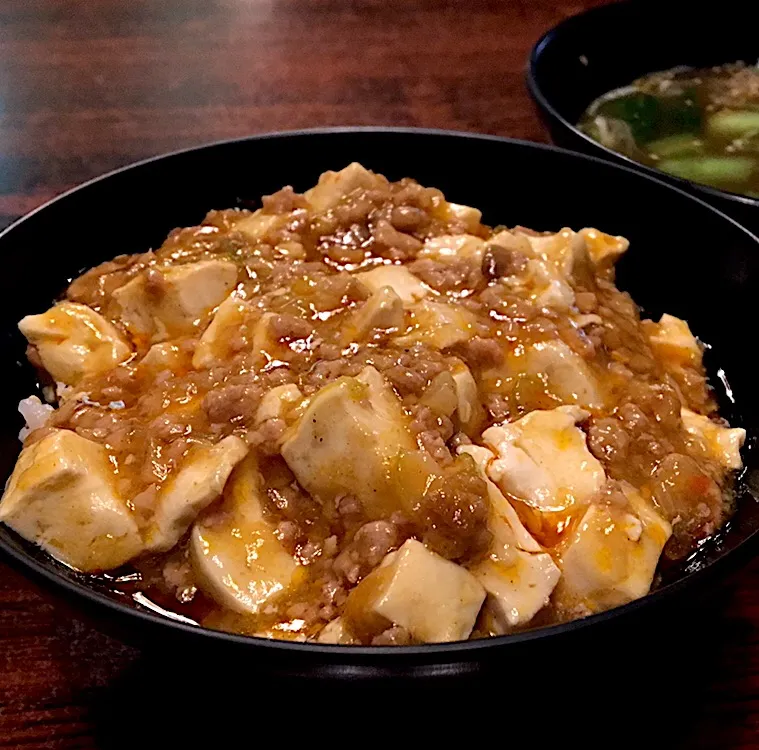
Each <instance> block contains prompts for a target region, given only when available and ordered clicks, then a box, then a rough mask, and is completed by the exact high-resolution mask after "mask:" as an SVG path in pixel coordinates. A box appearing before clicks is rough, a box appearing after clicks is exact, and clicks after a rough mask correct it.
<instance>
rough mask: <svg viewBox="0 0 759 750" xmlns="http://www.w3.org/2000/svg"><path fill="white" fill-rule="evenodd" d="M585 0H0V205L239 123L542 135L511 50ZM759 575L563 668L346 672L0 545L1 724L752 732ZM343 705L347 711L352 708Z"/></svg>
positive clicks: (546, 740) (0, 215)
mask: <svg viewBox="0 0 759 750" xmlns="http://www.w3.org/2000/svg"><path fill="white" fill-rule="evenodd" d="M592 4H594V3H592V2H582V1H581V0H574V1H573V0H522V1H521V2H507V1H505V0H504V1H503V2H498V1H497V0H470V1H469V2H463V1H462V2H455V0H450V1H449V2H444V1H438V2H436V1H435V0H96V1H93V2H87V0H0V225H3V226H4V225H6V224H8V223H10V222H11V221H13V220H14V219H15V218H17V217H18V216H20V215H21V214H23V213H25V212H27V211H29V210H30V209H32V208H34V207H35V206H37V205H39V204H40V203H42V202H43V201H45V200H47V199H48V198H50V197H51V196H53V195H55V194H57V193H59V192H61V191H63V190H65V189H66V188H68V187H71V186H73V185H75V184H77V183H79V182H81V181H83V180H86V179H88V178H90V177H94V176H95V175H98V174H100V173H102V172H105V171H107V170H110V169H113V168H114V167H118V166H121V165H124V164H127V163H129V162H131V161H134V160H137V159H142V158H144V157H148V156H152V155H154V154H159V153H161V152H163V151H168V150H172V149H176V148H180V147H183V146H192V145H196V144H200V143H203V142H206V141H210V140H214V139H219V138H230V137H235V136H244V135H246V134H249V133H260V132H264V131H271V130H282V129H292V128H304V127H312V126H325V125H346V124H348V125H356V124H372V125H406V126H420V127H439V128H455V129H460V130H471V131H479V132H485V133H494V134H499V135H507V136H514V137H517V138H527V139H533V140H544V139H545V137H546V136H545V133H544V131H543V128H542V127H541V125H540V123H539V121H538V119H537V118H536V115H535V112H534V110H533V107H532V105H531V102H530V100H529V98H528V95H527V92H526V90H525V87H524V81H523V71H524V66H525V61H526V57H527V54H528V51H529V49H530V47H531V46H532V44H533V43H534V42H535V41H536V39H537V38H538V37H539V35H540V34H541V33H542V32H543V31H545V30H546V29H548V28H549V27H551V26H552V25H553V24H555V23H556V22H558V21H559V20H561V19H562V18H563V17H565V16H569V15H572V14H574V13H577V12H579V11H581V10H583V9H584V8H585V7H588V6H590V5H592ZM125 220H129V218H128V217H125ZM104 253H105V255H108V253H107V251H104ZM105 255H104V257H105ZM757 582H759V565H757V564H754V565H752V566H749V567H748V568H747V569H745V570H744V571H742V572H740V573H739V574H737V575H735V576H734V577H733V578H732V579H731V580H730V581H728V582H726V583H725V585H724V586H723V588H722V590H721V592H720V593H719V596H718V597H716V598H715V597H712V598H711V599H709V600H704V601H702V602H694V603H692V604H691V605H690V607H689V608H688V609H687V616H685V617H681V618H680V619H679V620H678V621H674V620H671V619H669V620H668V621H667V623H662V624H661V626H659V625H657V626H656V627H655V628H654V635H653V636H651V634H650V633H649V634H648V635H647V636H645V637H643V636H642V635H640V636H639V634H638V633H637V632H636V631H635V630H632V631H631V632H628V633H626V634H623V635H621V636H614V638H613V640H612V641H611V642H608V639H607V641H604V642H599V643H598V644H596V645H595V646H592V644H591V647H588V646H585V648H588V650H589V651H590V652H593V654H592V658H589V659H588V660H587V665H588V666H586V667H584V668H582V667H578V664H583V663H584V655H583V654H579V655H578V654H574V657H575V658H574V660H567V661H566V662H564V661H563V660H562V659H556V660H554V661H553V662H552V663H551V664H545V663H538V664H534V665H532V666H531V665H519V666H517V665H513V666H511V667H510V666H509V665H508V664H507V665H506V666H504V668H503V670H502V671H498V672H496V674H495V675H494V676H493V677H491V678H489V679H484V678H483V679H482V680H480V681H474V683H472V684H471V685H468V686H467V687H466V689H463V688H461V687H460V686H459V687H457V686H456V685H453V686H450V685H449V686H446V687H445V688H440V687H438V688H434V687H429V686H426V687H419V688H417V689H412V690H409V689H408V688H402V687H401V686H399V685H392V684H391V685H384V686H372V687H366V686H356V687H355V689H354V687H353V686H351V687H349V688H345V687H344V686H343V688H335V687H331V688H325V687H324V686H320V685H314V684H313V683H310V682H308V681H298V682H294V681H288V680H275V679H272V678H266V677H264V676H263V675H260V674H259V673H257V671H256V668H255V667H256V665H255V664H229V665H218V664H217V665H215V669H209V667H208V665H200V664H197V663H196V661H195V658H194V655H193V654H179V655H171V656H170V657H167V655H166V654H158V653H154V652H151V651H146V650H141V649H139V648H136V647H134V646H128V645H125V644H123V643H121V642H120V641H118V640H115V639H113V638H112V637H108V636H106V635H103V634H102V633H100V632H99V631H98V630H96V629H95V628H94V627H93V626H92V625H91V624H89V623H87V622H85V621H83V620H81V619H78V618H77V616H76V615H75V614H72V612H70V611H68V610H67V609H65V608H63V607H62V606H61V605H60V604H58V603H57V602H55V601H54V600H53V599H52V598H50V596H49V595H48V594H46V593H44V592H42V591H39V590H38V589H37V588H35V587H34V586H33V585H32V584H30V583H28V582H27V581H26V580H25V579H24V578H23V577H22V576H21V575H19V574H18V573H16V572H14V571H12V570H11V569H10V568H8V567H7V566H5V565H2V564H0V744H2V745H3V746H8V747H15V746H23V747H30V748H31V747H40V748H42V747H45V748H62V747H66V748H69V747H71V748H73V747H130V748H133V747H135V746H138V745H143V746H146V747H151V746H154V745H157V744H159V742H160V744H165V739H163V738H166V737H168V738H169V741H170V742H171V745H170V746H175V744H176V746H181V745H184V746H194V745H196V744H198V742H197V741H198V740H199V738H200V736H201V734H202V733H203V732H204V730H210V731H211V732H212V733H213V735H212V737H216V738H217V739H220V738H221V737H222V734H227V735H229V734H232V733H239V734H240V735H242V736H243V737H245V738H247V743H248V744H250V746H253V743H258V742H261V741H266V740H269V741H272V739H273V738H271V735H270V732H271V731H272V730H274V731H277V732H279V733H280V734H279V735H278V736H279V737H280V740H279V741H281V737H282V736H284V737H285V738H289V741H292V742H302V741H305V740H309V741H312V738H313V736H314V733H315V735H316V737H320V738H329V739H330V740H331V739H332V738H335V740H337V741H346V742H351V741H354V742H355V741H365V740H366V739H374V738H375V737H376V739H377V741H382V742H385V744H390V743H393V744H394V740H397V739H398V738H399V737H403V736H405V731H408V730H405V731H404V733H401V729H400V725H399V724H398V723H397V721H395V720H396V719H397V718H398V716H400V715H404V716H405V717H406V719H407V720H408V721H410V722H412V723H415V725H416V726H417V728H420V727H421V728H422V730H423V731H426V730H427V729H428V728H432V727H438V728H440V727H441V726H443V727H447V726H450V727H451V729H454V728H460V729H462V730H463V731H466V732H467V733H468V739H469V741H471V739H472V738H473V737H477V738H485V737H491V736H492V738H493V741H494V742H498V743H499V744H500V743H501V742H502V743H503V744H504V746H507V743H512V742H513V741H514V740H515V739H525V740H527V741H531V742H532V743H533V744H534V743H537V745H538V746H543V745H546V744H555V742H556V741H561V742H562V744H566V742H567V741H568V740H567V738H568V737H569V738H574V741H576V742H583V743H585V744H595V741H597V740H599V741H603V743H604V744H615V745H620V744H622V745H626V744H629V743H632V742H635V743H639V742H640V741H643V742H646V743H647V744H649V745H651V746H653V747H661V746H663V745H664V744H668V745H671V744H674V745H678V746H685V747H694V746H704V747H753V746H754V745H759V734H757V730H758V729H759V644H758V643H757V629H756V626H757V625H759V594H757V590H756V584H757ZM525 670H528V671H530V672H531V676H529V677H527V676H526V674H525ZM433 703H434V706H435V708H434V709H433V710H430V705H431V704H433ZM399 709H402V711H401V712H400V713H399ZM350 716H358V717H359V718H361V720H362V723H363V728H362V729H358V730H356V729H353V730H349V729H348V728H347V725H346V724H345V719H346V718H347V717H350ZM367 728H369V729H370V732H369V733H367V732H366V729H367ZM159 738H162V739H161V740H160V741H159ZM172 740H173V741H172ZM229 744H231V741H230V742H223V741H222V742H219V744H218V746H219V747H226V746H228V745H229Z"/></svg>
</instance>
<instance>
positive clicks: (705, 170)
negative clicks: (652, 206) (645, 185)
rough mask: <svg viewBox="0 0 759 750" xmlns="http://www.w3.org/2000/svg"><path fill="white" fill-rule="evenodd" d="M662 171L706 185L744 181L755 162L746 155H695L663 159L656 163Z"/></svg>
mask: <svg viewBox="0 0 759 750" xmlns="http://www.w3.org/2000/svg"><path fill="white" fill-rule="evenodd" d="M656 166H657V167H658V168H659V169H661V170H662V171H663V172H667V174H671V175H674V176H675V177H682V178H683V179H684V180H692V181H693V182H704V183H706V184H707V185H713V184H716V185H721V184H725V183H738V182H745V181H746V180H748V179H749V177H751V173H752V172H753V171H754V168H755V166H756V163H755V162H754V160H753V159H751V158H749V157H747V156H700V157H699V156H695V157H692V158H682V159H664V160H662V161H660V162H659V163H658V164H657V165H656Z"/></svg>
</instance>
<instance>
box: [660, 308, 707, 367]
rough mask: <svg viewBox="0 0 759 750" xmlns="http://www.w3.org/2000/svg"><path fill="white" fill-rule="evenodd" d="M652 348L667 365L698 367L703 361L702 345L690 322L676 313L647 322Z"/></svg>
mask: <svg viewBox="0 0 759 750" xmlns="http://www.w3.org/2000/svg"><path fill="white" fill-rule="evenodd" d="M646 328H647V332H648V339H649V342H650V343H651V348H652V349H653V350H654V354H656V355H657V356H658V357H659V358H660V359H661V360H662V362H663V363H664V364H665V365H670V366H671V367H682V366H683V365H690V366H691V367H697V366H698V365H699V364H700V362H701V356H702V354H701V347H700V346H699V343H698V341H696V337H695V336H694V335H693V334H692V333H691V330H690V328H689V326H688V324H687V323H686V322H685V321H684V320H680V318H676V317H675V316H674V315H667V314H666V313H665V314H664V315H662V316H661V318H660V319H659V322H658V323H650V322H647V324H646Z"/></svg>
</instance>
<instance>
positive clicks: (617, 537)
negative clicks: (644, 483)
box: [556, 488, 672, 612]
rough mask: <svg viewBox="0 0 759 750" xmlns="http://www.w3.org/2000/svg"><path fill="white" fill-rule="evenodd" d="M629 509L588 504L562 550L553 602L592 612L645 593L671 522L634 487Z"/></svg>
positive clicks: (670, 528)
mask: <svg viewBox="0 0 759 750" xmlns="http://www.w3.org/2000/svg"><path fill="white" fill-rule="evenodd" d="M626 495H627V498H628V501H629V506H628V508H618V507H616V506H610V505H596V504H594V505H591V506H590V507H589V508H588V509H587V510H586V511H585V514H584V515H583V517H582V519H581V521H580V522H579V524H578V525H577V527H576V529H575V530H574V532H573V533H572V535H571V536H570V538H569V539H568V540H567V541H566V542H564V543H563V550H562V551H561V569H562V578H561V581H560V583H559V586H558V587H557V589H556V597H557V604H558V605H559V606H560V607H562V608H566V609H569V610H577V609H581V610H583V611H589V612H596V611H599V610H601V609H607V608H609V607H616V606H619V605H621V604H625V603H626V602H629V601H632V600H633V599H639V598H640V597H642V596H645V595H646V594H647V593H648V591H649V589H650V588H651V582H652V581H653V577H654V573H655V571H656V566H657V564H658V562H659V557H660V555H661V552H662V549H663V548H664V545H665V544H666V543H667V540H668V539H669V537H670V536H671V534H672V527H671V526H670V525H669V523H668V522H667V521H665V520H664V519H663V518H662V517H661V516H660V515H659V514H658V513H657V512H656V510H654V508H653V506H652V505H651V503H650V502H648V501H647V500H644V499H643V498H642V497H641V496H640V495H639V494H638V493H637V492H636V491H635V490H633V489H632V488H629V489H628V490H627V491H626Z"/></svg>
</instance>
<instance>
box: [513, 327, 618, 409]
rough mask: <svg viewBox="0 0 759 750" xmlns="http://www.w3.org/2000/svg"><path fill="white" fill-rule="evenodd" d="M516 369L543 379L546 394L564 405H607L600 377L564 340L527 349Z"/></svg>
mask: <svg viewBox="0 0 759 750" xmlns="http://www.w3.org/2000/svg"><path fill="white" fill-rule="evenodd" d="M511 365H512V367H513V368H514V369H515V370H517V371H519V372H522V373H524V374H525V375H532V376H535V377H539V378H540V379H541V380H542V381H543V382H544V383H545V390H546V392H547V393H548V394H549V395H551V396H553V397H554V398H555V399H557V400H558V401H560V402H561V403H564V404H577V405H578V406H582V407H584V408H586V409H599V408H601V407H602V406H603V404H604V397H603V394H602V393H601V388H600V386H599V383H598V380H597V378H596V377H595V376H594V375H593V373H592V372H591V370H590V368H589V367H588V365H587V363H586V362H585V360H583V358H582V357H580V355H579V354H575V352H573V351H572V350H571V349H570V348H569V347H568V346H567V345H566V344H565V343H564V342H563V341H541V342H538V343H536V344H533V345H532V346H529V347H527V349H526V350H525V352H524V355H523V357H516V358H514V361H513V362H512V363H511Z"/></svg>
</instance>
